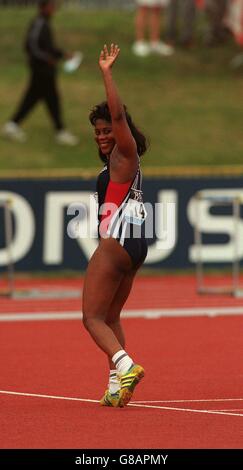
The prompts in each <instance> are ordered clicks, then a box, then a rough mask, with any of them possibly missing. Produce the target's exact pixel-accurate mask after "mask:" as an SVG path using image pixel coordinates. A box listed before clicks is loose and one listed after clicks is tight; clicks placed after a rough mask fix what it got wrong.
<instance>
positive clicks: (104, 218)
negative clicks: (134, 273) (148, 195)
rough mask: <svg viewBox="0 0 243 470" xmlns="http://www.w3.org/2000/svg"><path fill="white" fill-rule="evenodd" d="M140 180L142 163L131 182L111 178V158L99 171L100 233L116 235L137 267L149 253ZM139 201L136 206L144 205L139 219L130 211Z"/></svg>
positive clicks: (110, 235)
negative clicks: (120, 181)
mask: <svg viewBox="0 0 243 470" xmlns="http://www.w3.org/2000/svg"><path fill="white" fill-rule="evenodd" d="M141 183H142V175H141V170H140V167H139V168H138V171H137V173H136V176H135V178H134V179H133V180H132V181H130V182H128V183H116V182H114V181H111V179H110V169H109V162H108V163H107V164H106V165H105V166H104V168H103V170H102V171H101V172H100V174H99V176H98V179H97V186H96V190H97V192H96V197H97V199H98V233H99V237H100V236H103V237H104V236H105V237H112V238H115V239H116V240H117V241H118V243H120V245H121V246H123V248H124V249H125V250H126V251H127V253H128V254H129V256H130V257H131V259H132V262H133V265H134V267H137V266H139V265H140V264H142V263H143V261H144V260H145V258H146V255H147V242H146V239H145V226H144V225H145V224H144V219H145V213H143V210H144V206H143V200H142V191H141ZM136 203H137V204H138V206H137V209H139V210H140V208H141V211H140V214H139V215H138V218H137V219H136V216H135V217H134V216H132V215H131V214H134V212H133V209H132V205H133V204H136ZM110 204H112V206H110ZM137 209H136V210H137ZM136 210H135V212H136Z"/></svg>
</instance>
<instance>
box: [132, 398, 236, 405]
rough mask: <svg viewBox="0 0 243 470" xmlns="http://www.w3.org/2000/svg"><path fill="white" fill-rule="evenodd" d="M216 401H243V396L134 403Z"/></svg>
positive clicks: (140, 401)
mask: <svg viewBox="0 0 243 470" xmlns="http://www.w3.org/2000/svg"><path fill="white" fill-rule="evenodd" d="M214 401H243V398H206V399H205V400H203V399H202V398H200V400H191V399H190V400H136V401H133V403H145V404H146V403H190V402H195V403H199V402H214Z"/></svg>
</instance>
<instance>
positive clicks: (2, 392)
mask: <svg viewBox="0 0 243 470" xmlns="http://www.w3.org/2000/svg"><path fill="white" fill-rule="evenodd" d="M0 393H1V394H2V395H17V396H21V397H35V398H50V399H54V400H69V401H82V402H87V403H99V400H90V399H89V398H75V397H59V396H56V395H43V394H40V393H26V392H11V391H9V390H0Z"/></svg>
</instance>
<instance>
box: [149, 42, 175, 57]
mask: <svg viewBox="0 0 243 470" xmlns="http://www.w3.org/2000/svg"><path fill="white" fill-rule="evenodd" d="M150 52H153V53H155V54H159V55H163V56H166V57H169V56H170V55H172V54H174V47H172V46H170V45H169V44H166V43H165V42H162V41H154V42H150Z"/></svg>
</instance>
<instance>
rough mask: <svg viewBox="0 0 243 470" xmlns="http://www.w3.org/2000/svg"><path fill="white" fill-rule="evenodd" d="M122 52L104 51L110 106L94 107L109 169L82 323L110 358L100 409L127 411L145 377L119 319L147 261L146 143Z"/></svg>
mask: <svg viewBox="0 0 243 470" xmlns="http://www.w3.org/2000/svg"><path fill="white" fill-rule="evenodd" d="M119 52H120V49H119V48H118V46H117V45H113V44H111V46H110V50H108V48H107V46H106V45H105V46H104V48H103V50H102V51H101V54H100V58H99V66H100V69H101V72H102V76H103V80H104V86H105V91H106V96H107V101H106V102H103V103H101V104H99V105H97V106H95V107H94V109H93V110H92V112H91V114H90V116H89V117H90V122H91V124H92V125H93V126H94V131H95V140H96V143H97V145H98V149H99V155H100V157H101V159H102V160H103V162H104V163H105V166H104V168H103V170H102V171H101V173H100V175H99V177H98V181H97V197H98V208H99V210H98V219H99V239H100V240H99V245H98V248H97V249H96V251H95V252H94V254H93V256H92V258H91V259H90V262H89V265H88V269H87V273H86V276H85V281H84V290H83V322H84V326H85V328H86V329H87V330H88V332H89V333H90V335H91V336H92V338H93V339H94V341H95V343H96V344H97V345H98V346H99V347H100V348H101V349H102V350H103V351H104V352H105V353H106V354H107V356H108V361H109V367H110V377H109V385H108V390H107V391H106V392H105V395H104V397H103V398H102V399H101V402H100V403H101V405H103V406H113V407H124V406H125V405H126V404H127V403H128V402H129V401H130V399H131V397H132V394H133V390H134V388H135V386H136V385H137V384H138V382H139V381H140V380H141V379H142V378H143V376H144V369H143V367H141V366H140V365H138V364H136V363H134V361H133V360H132V359H131V357H130V356H129V355H128V354H127V352H126V351H125V338H124V333H123V330H122V327H121V323H120V313H121V310H122V307H123V305H124V303H125V301H126V300H127V298H128V295H129V293H130V291H131V287H132V284H133V280H134V276H135V274H136V272H137V270H138V268H139V267H140V266H141V264H142V263H143V261H144V260H145V258H146V255H147V244H146V239H145V235H144V232H145V229H144V225H145V224H144V219H145V215H146V214H145V209H144V205H143V202H142V191H141V171H140V164H139V157H140V156H141V155H142V154H143V153H144V152H145V151H146V148H147V145H146V139H145V137H144V136H143V135H142V134H141V132H140V131H139V130H138V129H137V128H136V127H135V125H134V123H133V122H132V119H131V117H130V115H129V114H128V112H127V110H126V107H125V106H124V105H123V104H122V102H121V100H120V97H119V94H118V91H117V88H116V86H115V83H114V80H113V78H112V66H113V64H114V63H115V61H116V60H117V58H118V56H119Z"/></svg>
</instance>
